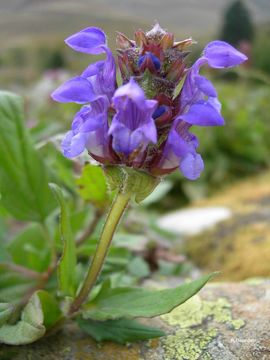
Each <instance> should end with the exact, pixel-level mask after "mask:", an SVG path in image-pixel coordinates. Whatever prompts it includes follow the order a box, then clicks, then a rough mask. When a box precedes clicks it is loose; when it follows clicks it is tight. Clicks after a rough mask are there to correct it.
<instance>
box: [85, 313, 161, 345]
mask: <svg viewBox="0 0 270 360" xmlns="http://www.w3.org/2000/svg"><path fill="white" fill-rule="evenodd" d="M78 324H79V327H80V328H81V329H82V330H83V331H84V332H86V333H87V334H88V335H90V336H91V337H92V338H94V339H95V340H96V341H103V340H110V341H114V342H118V343H120V344H125V343H127V342H132V341H139V340H148V339H152V338H157V337H160V336H164V335H165V333H164V332H163V331H161V330H159V329H156V328H153V327H150V326H146V325H142V324H140V323H138V322H137V321H135V320H128V319H119V320H109V321H102V322H99V321H91V320H84V319H78Z"/></svg>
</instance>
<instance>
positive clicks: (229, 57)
mask: <svg viewBox="0 0 270 360" xmlns="http://www.w3.org/2000/svg"><path fill="white" fill-rule="evenodd" d="M203 56H204V57H205V58H206V59H207V61H208V64H209V66H211V67H213V68H228V67H233V66H236V65H240V64H242V63H243V62H244V61H246V60H247V59H248V58H247V56H246V55H244V54H242V53H241V52H240V51H238V50H236V49H235V48H234V47H233V46H231V45H230V44H228V43H226V42H225V41H219V40H216V41H212V42H210V43H209V44H208V45H207V46H206V47H205V49H204V52H203Z"/></svg>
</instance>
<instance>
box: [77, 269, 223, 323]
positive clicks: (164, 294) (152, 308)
mask: <svg viewBox="0 0 270 360" xmlns="http://www.w3.org/2000/svg"><path fill="white" fill-rule="evenodd" d="M215 274H216V273H213V274H210V275H205V276H202V277H201V278H199V279H197V280H194V281H192V282H190V283H187V284H184V285H181V286H178V287H176V288H174V289H165V290H146V289H141V288H127V287H122V288H121V287H119V288H111V287H110V283H109V282H105V283H104V285H103V288H102V289H101V291H100V293H99V294H98V295H97V296H96V297H95V298H94V299H93V301H92V302H89V303H88V304H86V305H85V309H84V310H85V311H84V313H83V317H84V318H87V319H94V320H109V319H117V318H122V317H125V318H136V317H154V316H158V315H161V314H165V313H168V312H170V311H171V310H173V309H174V308H175V307H176V306H178V305H180V304H182V303H184V302H185V301H186V300H188V299H189V298H190V297H192V296H193V295H195V294H196V293H197V292H198V291H199V290H200V289H201V288H202V287H203V286H204V285H205V284H206V282H207V281H208V280H210V279H211V278H212V277H213V276H214V275H215Z"/></svg>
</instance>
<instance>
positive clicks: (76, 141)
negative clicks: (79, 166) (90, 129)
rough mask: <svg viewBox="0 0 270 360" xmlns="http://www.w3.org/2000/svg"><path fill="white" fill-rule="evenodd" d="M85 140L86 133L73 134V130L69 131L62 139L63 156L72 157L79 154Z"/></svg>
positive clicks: (82, 149) (83, 147)
mask: <svg viewBox="0 0 270 360" xmlns="http://www.w3.org/2000/svg"><path fill="white" fill-rule="evenodd" d="M86 141H87V136H86V134H82V133H78V134H75V133H74V132H73V131H69V132H68V133H67V134H66V136H65V138H64V139H63V141H62V150H63V154H64V156H65V157H67V158H73V157H75V156H78V155H80V154H81V153H82V152H83V151H84V149H85V143H86Z"/></svg>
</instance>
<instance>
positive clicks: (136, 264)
mask: <svg viewBox="0 0 270 360" xmlns="http://www.w3.org/2000/svg"><path fill="white" fill-rule="evenodd" d="M127 268H128V271H129V272H130V274H131V275H134V276H136V277H138V278H143V277H146V276H149V275H150V268H149V265H148V263H147V262H146V261H145V260H144V259H143V258H142V257H140V256H135V257H134V258H133V259H132V260H131V261H130V262H129V264H128V267H127Z"/></svg>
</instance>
